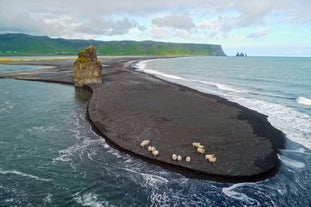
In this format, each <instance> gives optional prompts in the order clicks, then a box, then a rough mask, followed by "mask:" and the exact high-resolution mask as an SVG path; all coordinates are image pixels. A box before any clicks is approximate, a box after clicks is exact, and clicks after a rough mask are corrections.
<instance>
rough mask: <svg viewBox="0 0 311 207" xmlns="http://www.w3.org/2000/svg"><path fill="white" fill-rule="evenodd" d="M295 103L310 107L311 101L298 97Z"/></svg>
mask: <svg viewBox="0 0 311 207" xmlns="http://www.w3.org/2000/svg"><path fill="white" fill-rule="evenodd" d="M296 102H297V103H299V104H301V105H304V106H308V107H311V99H308V98H305V97H303V96H299V97H298V98H297V99H296Z"/></svg>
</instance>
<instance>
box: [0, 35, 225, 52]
mask: <svg viewBox="0 0 311 207" xmlns="http://www.w3.org/2000/svg"><path fill="white" fill-rule="evenodd" d="M90 45H93V46H94V47H95V48H96V51H97V53H99V54H100V55H159V56H199V55H204V56H208V55H209V56H225V53H224V52H223V50H222V48H221V46H220V45H212V44H190V43H167V42H154V41H139V42H138V41H97V40H68V39H62V38H50V37H47V36H31V35H26V34H0V56H11V55H76V54H77V53H78V52H79V51H81V50H84V49H85V48H86V47H88V46H90Z"/></svg>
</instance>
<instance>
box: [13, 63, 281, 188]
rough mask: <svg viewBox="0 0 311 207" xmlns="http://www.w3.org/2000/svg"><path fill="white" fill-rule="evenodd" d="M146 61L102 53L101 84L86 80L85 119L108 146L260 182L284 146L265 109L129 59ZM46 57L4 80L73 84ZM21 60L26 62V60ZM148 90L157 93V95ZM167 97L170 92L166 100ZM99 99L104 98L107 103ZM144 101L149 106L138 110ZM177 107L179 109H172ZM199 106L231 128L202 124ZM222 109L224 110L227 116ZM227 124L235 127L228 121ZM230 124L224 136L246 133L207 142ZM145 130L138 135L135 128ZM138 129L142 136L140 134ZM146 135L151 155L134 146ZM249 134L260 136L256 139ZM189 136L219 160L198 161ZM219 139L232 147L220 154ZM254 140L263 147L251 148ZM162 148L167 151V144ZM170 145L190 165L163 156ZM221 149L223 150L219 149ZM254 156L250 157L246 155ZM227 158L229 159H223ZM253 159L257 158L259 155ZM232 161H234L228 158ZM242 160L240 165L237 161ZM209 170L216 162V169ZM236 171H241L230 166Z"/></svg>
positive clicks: (200, 172)
mask: <svg viewBox="0 0 311 207" xmlns="http://www.w3.org/2000/svg"><path fill="white" fill-rule="evenodd" d="M160 58H161V57H160ZM149 59H154V58H151V57H144V58H137V57H135V58H134V57H133V58H128V57H125V58H116V59H114V60H113V61H111V60H110V62H111V64H110V63H109V60H108V63H109V64H110V65H109V64H108V63H107V65H108V66H107V65H106V61H107V60H105V59H104V61H103V64H104V65H105V66H104V68H103V84H101V85H89V86H87V87H88V88H89V89H90V90H92V96H91V98H90V100H89V102H88V107H87V117H88V120H89V122H90V123H91V125H92V127H93V129H94V130H95V131H96V132H97V133H98V134H100V135H101V136H102V137H104V138H105V139H106V140H107V142H108V143H109V144H110V145H113V146H114V147H115V148H118V149H122V150H124V151H126V152H127V153H129V154H131V155H134V156H136V157H139V158H141V159H143V160H145V161H147V162H151V163H153V164H157V165H160V166H162V167H164V168H167V169H170V170H172V171H176V172H178V173H181V174H184V175H185V176H187V177H196V178H205V179H211V180H218V181H223V182H243V181H257V180H262V179H265V178H267V177H271V176H273V175H274V174H275V173H276V172H277V170H278V168H279V164H280V161H279V159H278V158H277V149H279V148H284V135H283V133H282V132H280V131H279V130H277V129H275V128H274V127H273V126H271V124H270V123H269V122H268V121H267V117H266V116H265V115H263V114H260V113H258V112H256V111H253V110H250V109H248V108H246V107H243V106H241V105H239V104H237V103H233V102H230V101H228V100H226V99H224V98H221V97H219V96H216V95H211V94H205V93H202V92H199V91H197V90H195V89H191V88H188V87H186V86H182V85H178V84H175V83H171V82H168V81H165V80H162V79H160V78H158V77H155V76H153V75H150V74H146V73H143V72H138V71H135V70H133V68H132V65H133V64H134V63H135V62H139V61H143V60H149ZM44 62H46V61H35V63H34V64H36V65H40V63H41V64H42V63H44ZM50 62H52V63H50V64H51V65H54V66H55V63H56V64H57V65H56V68H55V69H53V71H51V69H49V70H48V71H46V70H45V71H44V69H43V70H42V71H35V72H34V73H33V74H27V75H20V74H15V75H13V76H12V75H11V76H8V77H7V78H16V79H23V80H33V81H45V82H57V83H65V84H72V80H71V82H70V78H72V77H71V66H72V64H71V65H70V64H69V62H66V61H65V63H64V61H63V60H58V61H55V60H53V61H50ZM53 62H54V64H53ZM22 64H25V62H23V63H22ZM68 66H70V68H69V67H68ZM69 69H70V70H69ZM40 72H41V73H40ZM114 84H116V85H114ZM150 95H151V96H150ZM153 96H156V98H154V97H153ZM172 96H174V97H173V98H172ZM116 97H117V98H116ZM118 98H119V99H118ZM174 98H176V100H179V99H178V98H183V100H187V101H189V103H188V104H187V105H184V106H183V105H182V106H181V105H180V103H179V102H180V101H176V100H175V99H174ZM150 99H152V101H151V102H150V103H144V102H146V100H150ZM167 99H169V101H167ZM103 100H109V101H108V102H109V103H107V101H106V102H105V101H103ZM126 102H128V103H126ZM154 102H157V103H154ZM193 103H200V105H199V106H197V105H194V104H193ZM206 104H210V108H209V110H212V109H213V110H215V111H214V112H213V113H212V112H210V111H208V110H207V109H206V108H207V107H206ZM150 106H153V107H150ZM155 106H159V107H160V108H159V111H157V110H155V111H153V110H154V109H156V107H155ZM126 107H128V108H126ZM140 107H141V108H140ZM146 107H147V108H148V107H150V108H148V109H144V110H143V108H146ZM161 107H162V108H161ZM170 107H171V108H170ZM174 107H175V108H176V111H175V112H174V111H173V113H172V108H173V109H174ZM179 107H180V109H178V108H179ZM213 107H214V108H213ZM192 108H198V109H197V110H196V112H193V111H192V110H193V109H192ZM125 109H126V110H125ZM122 110H123V111H122ZM121 111H122V112H121ZM202 111H205V112H206V113H210V114H209V115H213V114H214V115H215V114H216V115H218V113H221V116H222V117H221V118H218V119H219V120H218V122H217V123H218V125H219V124H220V123H222V121H223V120H221V119H222V118H224V120H225V123H226V125H224V126H226V127H227V126H228V127H229V128H230V127H231V129H225V128H224V126H222V127H220V128H219V126H218V128H217V126H216V125H217V123H216V125H215V126H214V128H213V127H207V128H209V129H208V130H206V129H205V128H206V127H205V124H207V125H213V124H214V123H213V122H212V121H211V120H209V119H208V118H206V117H205V116H202V115H201V114H202ZM120 113H121V115H120ZM192 113H195V115H192ZM228 113H229V114H230V116H229V117H228ZM107 117H108V118H107ZM123 117H127V118H126V119H124V118H123ZM187 118H190V120H192V121H191V122H190V123H189V120H186V119H187ZM127 119H129V120H127ZM112 122H113V123H112ZM196 122H197V123H196ZM231 124H233V125H234V126H231ZM146 127H147V128H148V129H151V130H149V131H148V130H147V131H146V129H145V128H146ZM178 127H179V128H178ZM184 127H186V128H188V129H187V130H189V131H190V132H192V133H189V132H187V130H184V129H183V128H184ZM215 128H217V129H215ZM222 128H223V129H222ZM153 129H156V130H153ZM237 129H238V130H241V132H234V133H233V134H231V138H232V137H234V136H238V135H241V136H245V137H244V138H243V139H238V140H236V141H234V142H232V140H231V141H230V136H229V135H230V134H229V135H221V136H222V137H221V138H220V141H219V142H217V141H215V140H213V139H215V138H214V137H216V136H218V135H219V133H220V132H222V131H226V132H227V133H232V132H231V131H232V130H237ZM144 130H145V134H144V133H143V134H142V132H144ZM230 130H231V131H230ZM168 131H169V132H168ZM210 131H213V132H214V135H215V136H212V135H213V132H210ZM167 132H168V133H167ZM185 134H186V135H185ZM192 134H196V138H194V137H191V135H192ZM207 134H209V135H208V136H207V137H206V136H204V135H207ZM217 134H218V135H217ZM245 134H247V136H246V135H245ZM139 135H142V136H141V137H139ZM172 135H176V136H178V137H179V139H177V140H176V137H175V138H174V137H173V136H172ZM233 135H234V136H233ZM148 136H149V137H150V139H151V142H152V143H155V144H156V145H157V147H159V151H160V154H159V156H158V157H153V156H152V155H150V154H148V153H147V152H146V150H143V149H142V148H141V147H140V146H139V143H140V142H141V140H142V139H144V138H146V137H148ZM152 137H157V138H156V140H152ZM256 137H257V138H259V139H256ZM168 138H170V139H175V140H173V141H175V142H177V143H178V144H174V142H173V143H172V142H171V141H168ZM194 139H195V140H194ZM191 140H192V141H201V142H202V141H203V143H204V144H205V143H206V145H207V146H208V145H209V144H210V143H213V144H211V146H208V148H207V149H209V148H210V149H209V150H211V151H214V152H217V153H215V154H216V157H219V159H218V158H217V162H216V163H215V164H209V163H206V161H204V159H202V156H198V155H197V154H196V153H194V152H193V149H192V148H191V146H190V145H191V143H192V141H191ZM252 141H253V142H252ZM122 142H126V143H122ZM162 142H164V143H162ZM188 144H189V146H190V147H189V146H188ZM258 144H259V145H258ZM212 145H214V146H212ZM222 145H230V146H231V147H232V148H234V150H233V152H227V153H228V154H227V155H226V151H225V150H228V149H229V148H228V146H222ZM239 145H241V146H239ZM261 145H263V146H264V147H262V148H261V147H258V146H261ZM168 147H169V149H166V148H168ZM248 147H250V148H251V149H252V150H248V149H246V152H245V154H244V155H239V153H241V150H242V151H243V150H244V149H245V148H248ZM174 148H175V149H178V148H179V149H182V153H183V154H184V156H186V154H189V155H190V154H191V158H192V159H193V162H191V163H189V164H187V163H185V162H182V163H179V162H173V161H172V160H171V159H170V157H171V153H172V152H173V151H174ZM222 148H225V150H224V149H222ZM256 148H261V150H259V151H258V149H256ZM166 151H167V152H166ZM263 151H264V153H263ZM256 153H257V154H256ZM254 154H256V156H253V155H254ZM249 155H251V156H252V159H253V160H252V159H249V158H248V156H249ZM232 156H233V157H234V159H231V158H230V157H232ZM244 157H245V159H248V161H247V162H246V161H243V160H239V159H243V158H244ZM260 157H262V158H263V159H261V160H260V159H259V158H260ZM232 162H236V163H233V164H232ZM224 164H225V165H226V166H224ZM245 164H247V166H244V165H245ZM201 165H204V167H200V166H201ZM210 168H216V169H217V170H218V171H217V170H215V169H214V170H213V169H210ZM240 168H242V169H240ZM249 169H252V170H249ZM234 170H235V171H234ZM238 170H239V171H240V172H236V171H238Z"/></svg>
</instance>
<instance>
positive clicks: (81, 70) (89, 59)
mask: <svg viewBox="0 0 311 207" xmlns="http://www.w3.org/2000/svg"><path fill="white" fill-rule="evenodd" d="M101 74H102V65H101V63H100V62H99V61H98V60H97V56H96V51H95V48H94V47H93V46H90V47H88V48H87V49H86V50H85V51H81V52H79V54H78V58H77V60H76V61H75V62H74V63H73V82H74V85H75V86H83V85H85V84H95V83H102V77H101V76H102V75H101Z"/></svg>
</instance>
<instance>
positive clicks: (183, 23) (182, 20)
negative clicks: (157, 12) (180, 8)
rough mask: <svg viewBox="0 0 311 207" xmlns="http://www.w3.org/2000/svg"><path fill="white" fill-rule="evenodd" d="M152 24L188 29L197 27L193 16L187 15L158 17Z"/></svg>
mask: <svg viewBox="0 0 311 207" xmlns="http://www.w3.org/2000/svg"><path fill="white" fill-rule="evenodd" d="M152 24H153V25H156V26H158V27H169V28H175V29H180V30H187V31H189V30H191V29H195V27H196V26H195V24H194V23H193V20H192V18H191V17H189V16H187V15H170V16H164V17H157V18H154V19H153V20H152Z"/></svg>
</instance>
